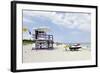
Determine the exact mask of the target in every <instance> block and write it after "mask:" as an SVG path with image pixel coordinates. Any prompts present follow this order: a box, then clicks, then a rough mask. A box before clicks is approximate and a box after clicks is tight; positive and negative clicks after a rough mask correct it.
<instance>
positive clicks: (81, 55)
mask: <svg viewBox="0 0 100 73" xmlns="http://www.w3.org/2000/svg"><path fill="white" fill-rule="evenodd" d="M63 46H64V45H59V46H56V45H54V47H55V48H54V49H53V50H32V44H30V45H23V58H22V61H23V63H34V62H55V61H79V60H89V59H91V50H90V49H87V48H80V50H79V51H70V50H69V49H68V50H67V51H65V49H64V47H63Z"/></svg>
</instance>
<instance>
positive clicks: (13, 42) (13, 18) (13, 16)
mask: <svg viewBox="0 0 100 73" xmlns="http://www.w3.org/2000/svg"><path fill="white" fill-rule="evenodd" d="M17 4H36V5H50V6H68V7H82V8H95V9H96V25H95V26H96V33H95V36H96V42H95V43H96V57H95V58H96V59H95V60H96V61H95V62H96V63H95V65H85V66H72V67H53V68H38V69H23V70H17V69H16V65H17V62H16V54H17V53H16V52H17V51H16V41H17V40H16V26H17V25H16V5H17ZM97 40H98V6H91V5H77V4H61V3H46V2H28V1H11V72H26V71H43V70H58V69H59V70H60V69H73V68H74V69H75V68H90V67H98V41H97Z"/></svg>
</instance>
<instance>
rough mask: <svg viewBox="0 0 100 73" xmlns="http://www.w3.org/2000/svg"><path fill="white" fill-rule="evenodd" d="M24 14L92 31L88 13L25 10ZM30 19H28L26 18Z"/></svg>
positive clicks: (72, 27)
mask: <svg viewBox="0 0 100 73" xmlns="http://www.w3.org/2000/svg"><path fill="white" fill-rule="evenodd" d="M23 14H24V16H26V17H27V16H29V17H30V18H31V17H34V16H40V17H45V18H48V19H50V20H51V21H52V22H53V23H55V24H57V25H59V26H61V27H65V28H70V29H74V28H75V29H79V30H82V31H87V32H88V31H90V27H91V17H90V14H86V13H61V12H60V13H59V12H43V11H24V13H23ZM26 21H28V20H26Z"/></svg>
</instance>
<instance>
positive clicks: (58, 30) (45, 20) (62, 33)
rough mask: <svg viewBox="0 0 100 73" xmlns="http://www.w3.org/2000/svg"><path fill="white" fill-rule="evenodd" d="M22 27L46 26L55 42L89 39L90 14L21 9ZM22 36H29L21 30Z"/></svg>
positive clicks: (29, 36)
mask: <svg viewBox="0 0 100 73" xmlns="http://www.w3.org/2000/svg"><path fill="white" fill-rule="evenodd" d="M22 22H23V28H27V29H28V30H30V31H31V32H32V33H34V30H33V29H36V28H39V27H47V28H49V29H50V31H49V32H48V34H51V35H53V37H54V41H55V42H63V43H75V42H90V41H91V39H90V38H91V14H90V13H80V12H57V11H33V10H23V21H22ZM23 38H27V39H29V38H31V35H30V34H29V33H28V32H23Z"/></svg>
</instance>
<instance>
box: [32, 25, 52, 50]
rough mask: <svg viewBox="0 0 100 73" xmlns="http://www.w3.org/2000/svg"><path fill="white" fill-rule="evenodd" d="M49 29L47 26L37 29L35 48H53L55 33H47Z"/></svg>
mask: <svg viewBox="0 0 100 73" xmlns="http://www.w3.org/2000/svg"><path fill="white" fill-rule="evenodd" d="M48 31H49V29H48V28H46V27H41V28H37V29H35V34H33V36H34V38H35V39H34V40H35V49H53V35H49V34H47V32H48Z"/></svg>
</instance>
